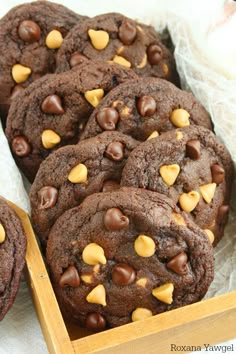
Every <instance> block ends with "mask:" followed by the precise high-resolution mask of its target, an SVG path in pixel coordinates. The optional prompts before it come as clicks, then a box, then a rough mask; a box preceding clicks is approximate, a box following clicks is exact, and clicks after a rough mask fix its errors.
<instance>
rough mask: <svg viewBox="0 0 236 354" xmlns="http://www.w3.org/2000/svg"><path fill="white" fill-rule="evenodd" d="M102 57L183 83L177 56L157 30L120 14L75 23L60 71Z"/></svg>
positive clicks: (59, 63)
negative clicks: (177, 64) (178, 70)
mask: <svg viewBox="0 0 236 354" xmlns="http://www.w3.org/2000/svg"><path fill="white" fill-rule="evenodd" d="M98 58H99V59H100V60H102V61H105V62H107V61H111V62H116V63H118V64H120V65H123V66H125V67H128V68H132V69H133V70H134V71H135V72H136V73H137V74H138V75H140V76H155V77H161V78H164V79H167V80H169V81H172V82H174V83H176V84H178V83H179V80H178V74H177V71H176V67H175V60H174V57H173V55H172V54H171V52H170V51H169V50H168V49H167V48H166V47H165V46H164V45H163V43H162V42H161V39H160V37H159V35H158V34H157V32H156V31H155V29H154V28H153V27H152V26H146V25H144V24H142V23H138V22H136V21H134V20H131V19H130V18H128V17H125V16H123V15H121V14H118V13H107V14H103V15H99V16H96V17H93V18H91V19H88V20H86V21H84V22H83V23H82V24H81V25H78V26H75V27H74V28H73V30H71V31H70V33H69V34H68V36H67V38H66V39H65V41H64V42H63V44H62V46H61V48H60V50H59V51H58V55H57V70H58V71H66V70H69V69H70V68H71V67H74V66H75V65H80V63H81V62H83V61H85V60H87V59H98Z"/></svg>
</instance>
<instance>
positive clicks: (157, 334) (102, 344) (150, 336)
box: [9, 202, 236, 354]
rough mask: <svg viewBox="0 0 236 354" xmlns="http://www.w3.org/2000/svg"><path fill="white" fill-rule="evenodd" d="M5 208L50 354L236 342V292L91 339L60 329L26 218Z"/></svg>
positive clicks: (150, 350)
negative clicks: (22, 239) (19, 237)
mask: <svg viewBox="0 0 236 354" xmlns="http://www.w3.org/2000/svg"><path fill="white" fill-rule="evenodd" d="M9 204H10V205H11V206H13V207H14V209H15V210H16V212H17V214H18V215H19V217H20V218H21V220H22V223H23V226H24V229H25V231H26V234H27V237H28V247H27V254H26V276H27V278H28V281H29V286H30V287H31V292H32V296H33V300H34V303H35V307H36V311H37V314H38V317H39V321H40V324H41V327H42V330H43V333H44V336H45V340H46V342H47V346H48V350H49V352H50V353H57V354H72V353H78V354H83V353H102V354H105V353H107V354H116V353H117V354H118V353H119V354H121V353H122V354H125V353H129V354H130V353H138V354H141V353H145V354H151V353H155V354H157V353H160V354H165V353H173V352H181V353H187V352H189V351H192V350H194V349H195V348H196V349H195V350H199V347H200V346H203V347H204V344H211V345H212V344H214V343H219V342H222V341H225V340H229V339H232V338H235V337H236V291H234V292H231V293H229V294H226V295H222V296H219V297H215V298H212V299H209V300H205V301H202V302H199V303H196V304H193V305H189V306H185V307H183V308H180V309H177V310H172V311H170V312H166V313H163V314H160V315H156V316H153V317H151V318H149V319H146V320H143V321H139V322H135V323H131V324H128V325H125V326H121V327H118V328H115V329H110V330H107V331H105V332H101V333H97V334H91V333H89V332H88V331H87V330H85V329H82V328H79V327H76V326H74V327H73V326H71V325H69V324H67V323H65V322H64V320H63V318H62V315H61V312H60V310H59V307H58V304H57V300H56V298H55V295H54V292H53V289H52V285H51V282H50V279H49V276H48V273H47V270H46V268H45V264H44V261H43V258H42V255H41V253H40V250H39V247H38V244H37V240H36V238H35V235H34V232H33V229H32V226H31V223H30V220H29V217H28V215H27V214H26V213H25V212H23V211H22V210H21V209H20V208H18V207H16V206H15V205H13V204H12V203H10V202H9ZM171 345H172V346H171ZM229 350H230V348H229ZM226 352H227V351H226ZM231 352H232V347H231Z"/></svg>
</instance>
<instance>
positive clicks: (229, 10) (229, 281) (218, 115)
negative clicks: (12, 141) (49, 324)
mask: <svg viewBox="0 0 236 354" xmlns="http://www.w3.org/2000/svg"><path fill="white" fill-rule="evenodd" d="M24 2H29V0H28V1H27V0H26V1H24ZM54 2H57V3H61V4H64V5H66V6H67V7H69V8H71V9H72V10H74V11H77V12H79V13H81V14H85V15H88V16H94V15H97V14H101V13H105V12H121V13H123V14H125V15H127V16H130V17H133V18H137V19H139V20H140V21H143V22H146V23H147V24H149V23H150V24H153V25H155V26H156V28H163V27H164V25H165V24H166V23H168V25H169V29H170V32H171V34H172V36H173V40H174V43H175V46H176V52H175V56H176V60H177V65H178V70H179V72H180V76H181V82H182V85H183V87H185V88H187V89H189V90H191V91H192V92H193V93H194V94H195V95H196V96H197V98H198V99H199V100H200V101H201V102H202V103H203V104H204V105H205V107H206V108H207V109H208V110H209V112H210V113H211V115H212V118H213V122H214V124H215V130H216V133H217V135H219V136H220V138H221V139H222V140H223V141H224V143H225V144H226V146H227V147H228V149H229V151H230V152H231V154H232V157H233V159H234V162H236V139H235V136H236V123H235V122H236V120H235V119H233V118H234V116H235V115H236V99H235V98H236V97H235V96H236V88H235V87H236V81H235V79H236V72H235V70H236V69H235V68H236V66H235V57H236V55H235V53H236V41H235V39H234V37H235V35H234V34H235V30H236V15H235V12H234V9H233V7H232V6H233V5H232V4H233V0H228V1H224V0H208V1H206V0H199V1H195V0H179V1H174V0H159V1H156V0H146V1H143V2H138V3H137V1H134V0H127V1H120V0H112V1H110V0H109V1H108V0H101V1H99V2H98V1H97V0H80V1H77V0H67V1H63V0H57V1H54ZM20 3H23V1H18V0H8V1H4V2H3V1H1V6H0V16H3V15H4V14H5V13H6V12H7V11H8V10H9V9H10V8H12V7H13V6H15V5H18V4H20ZM229 4H230V5H229ZM235 5H236V3H235ZM223 6H224V7H223ZM235 7H236V6H235ZM0 54H1V53H0ZM0 151H1V157H0V195H2V196H4V197H5V198H7V199H9V200H11V201H13V202H14V203H16V204H18V205H19V206H20V207H22V208H23V209H24V210H26V211H29V201H28V198H27V193H26V191H25V189H24V187H23V183H22V178H21V175H20V173H19V171H18V169H17V167H16V165H15V163H14V160H13V159H12V157H11V153H10V150H9V147H8V144H7V141H6V139H5V136H4V134H3V132H2V129H1V126H0ZM235 191H236V187H235V186H234V192H233V196H234V197H233V198H232V199H235V200H234V203H233V207H232V212H231V216H230V222H229V225H228V227H227V231H226V236H225V237H224V239H223V240H222V242H221V243H220V244H219V246H218V247H217V249H216V252H215V255H216V267H215V268H216V277H215V280H214V282H213V284H212V286H211V287H210V290H209V292H208V294H207V296H206V297H212V296H216V295H219V294H222V293H226V292H228V291H231V290H236V232H235V219H236V198H235ZM0 337H1V341H0V354H8V353H9V354H10V353H11V354H12V353H14V354H32V353H36V354H45V353H47V352H48V351H47V347H46V344H45V341H44V338H43V335H42V332H41V329H40V325H39V322H38V320H37V316H36V313H35V310H34V307H33V304H32V300H31V297H30V294H29V291H28V288H27V285H26V283H25V280H24V279H23V278H22V282H21V287H20V290H19V293H18V295H17V298H16V301H15V303H14V305H13V307H12V308H11V310H10V311H9V312H8V313H7V315H6V316H5V318H4V320H3V321H2V322H1V323H0ZM170 343H174V338H170ZM223 344H224V345H226V344H227V345H232V344H233V346H234V351H233V352H236V340H232V341H230V342H227V343H222V345H223ZM183 345H184V343H183ZM192 345H194V343H192ZM157 350H158V348H157ZM147 352H148V349H147ZM202 352H204V353H205V352H207V351H203V350H202ZM208 352H209V350H208ZM210 352H211V353H214V352H215V353H219V352H220V351H219V350H217V349H216V350H215V351H214V350H211V351H210ZM221 352H222V351H221ZM196 353H197V352H196Z"/></svg>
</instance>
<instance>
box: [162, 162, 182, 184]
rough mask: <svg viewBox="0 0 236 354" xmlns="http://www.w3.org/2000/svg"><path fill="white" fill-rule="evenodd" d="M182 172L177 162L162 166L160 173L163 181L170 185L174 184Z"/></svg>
mask: <svg viewBox="0 0 236 354" xmlns="http://www.w3.org/2000/svg"><path fill="white" fill-rule="evenodd" d="M179 172H180V167H179V165H177V164H174V165H165V166H161V168H160V175H161V177H162V179H163V181H164V182H165V183H166V184H167V185H168V186H172V185H173V184H174V183H175V180H176V178H177V177H178V175H179Z"/></svg>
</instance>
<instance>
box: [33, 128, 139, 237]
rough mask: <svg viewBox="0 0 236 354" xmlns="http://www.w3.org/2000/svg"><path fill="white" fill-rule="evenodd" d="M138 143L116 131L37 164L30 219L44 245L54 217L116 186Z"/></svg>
mask: <svg viewBox="0 0 236 354" xmlns="http://www.w3.org/2000/svg"><path fill="white" fill-rule="evenodd" d="M137 145H138V142H137V141H136V140H134V139H133V138H131V137H129V136H126V135H124V134H122V133H119V132H104V133H102V134H100V135H98V136H96V137H94V138H91V139H88V140H85V141H82V142H80V143H79V144H78V145H70V146H65V147H62V148H61V149H58V150H57V151H56V152H54V153H53V154H51V155H50V156H49V157H48V158H47V159H46V160H45V161H44V162H43V163H42V164H41V166H40V168H39V171H38V173H37V176H36V178H35V181H34V183H33V185H32V188H31V192H30V200H31V207H32V221H33V225H34V228H35V230H36V232H37V235H38V236H39V238H40V239H41V241H42V243H43V244H45V243H46V240H47V235H48V232H49V230H50V228H51V226H52V225H53V224H54V222H55V221H56V219H57V218H58V217H59V216H60V215H61V214H62V213H63V212H64V211H65V210H67V209H69V208H72V207H73V206H76V205H78V204H80V203H81V202H82V200H83V199H84V198H85V197H86V196H87V195H90V194H92V193H96V192H100V191H102V190H104V191H108V190H112V189H117V188H119V182H120V178H121V173H122V169H123V167H124V165H125V162H126V160H127V158H128V156H129V154H130V152H131V151H132V150H133V149H134V148H135V147H137Z"/></svg>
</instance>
